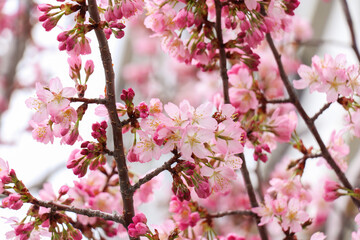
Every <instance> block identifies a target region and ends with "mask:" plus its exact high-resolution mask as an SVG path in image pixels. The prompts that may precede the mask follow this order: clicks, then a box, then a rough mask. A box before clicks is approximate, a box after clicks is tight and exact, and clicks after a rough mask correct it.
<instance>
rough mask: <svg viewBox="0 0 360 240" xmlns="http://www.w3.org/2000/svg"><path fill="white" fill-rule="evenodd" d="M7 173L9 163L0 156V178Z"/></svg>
mask: <svg viewBox="0 0 360 240" xmlns="http://www.w3.org/2000/svg"><path fill="white" fill-rule="evenodd" d="M7 175H9V163H8V162H6V161H5V160H4V159H2V158H0V179H1V178H2V177H3V176H7Z"/></svg>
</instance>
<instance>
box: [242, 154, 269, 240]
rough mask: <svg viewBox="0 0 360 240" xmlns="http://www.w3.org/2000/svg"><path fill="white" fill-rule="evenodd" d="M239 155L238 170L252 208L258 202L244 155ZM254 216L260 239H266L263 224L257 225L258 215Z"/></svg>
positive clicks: (256, 205)
mask: <svg viewBox="0 0 360 240" xmlns="http://www.w3.org/2000/svg"><path fill="white" fill-rule="evenodd" d="M239 156H240V158H241V159H242V160H243V163H242V165H241V168H240V171H241V174H242V175H243V178H244V182H245V187H246V190H247V193H248V195H249V199H250V205H251V207H252V208H255V207H258V206H259V204H258V202H257V200H256V195H255V191H254V187H253V185H252V183H251V179H250V174H249V171H248V169H247V166H246V161H245V156H244V154H243V153H240V154H239ZM254 218H255V221H256V225H257V228H258V230H259V234H260V237H261V239H262V240H264V239H268V236H267V232H266V228H265V226H259V223H260V217H259V216H258V215H256V214H255V215H254Z"/></svg>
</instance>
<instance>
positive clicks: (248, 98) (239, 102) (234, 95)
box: [229, 88, 259, 113]
mask: <svg viewBox="0 0 360 240" xmlns="http://www.w3.org/2000/svg"><path fill="white" fill-rule="evenodd" d="M229 95H230V101H231V104H232V105H233V106H234V107H236V108H237V109H238V110H239V111H240V112H241V113H246V112H247V111H249V110H250V109H256V108H257V106H258V105H259V102H258V100H257V99H256V95H255V93H254V92H253V91H251V90H248V89H236V88H230V90H229Z"/></svg>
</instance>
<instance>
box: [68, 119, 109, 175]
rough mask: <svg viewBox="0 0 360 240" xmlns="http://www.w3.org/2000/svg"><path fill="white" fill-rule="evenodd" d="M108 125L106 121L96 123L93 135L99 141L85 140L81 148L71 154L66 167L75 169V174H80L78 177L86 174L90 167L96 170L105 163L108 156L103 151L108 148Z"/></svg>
mask: <svg viewBox="0 0 360 240" xmlns="http://www.w3.org/2000/svg"><path fill="white" fill-rule="evenodd" d="M107 127H108V125H107V123H106V122H105V121H103V122H101V123H94V124H93V125H92V130H93V132H92V133H91V135H92V136H93V138H95V139H96V140H97V141H98V142H97V143H96V142H90V141H85V142H83V143H82V144H81V148H82V149H81V150H79V149H76V150H74V151H73V152H72V154H71V155H70V157H69V160H68V163H67V165H66V167H67V168H69V169H73V172H74V174H75V175H78V177H83V176H85V174H86V172H87V169H88V167H89V168H90V170H96V169H97V168H98V167H99V166H103V165H105V163H106V158H105V156H104V155H103V153H104V151H105V150H106V141H107V137H106V128H107Z"/></svg>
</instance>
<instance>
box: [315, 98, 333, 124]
mask: <svg viewBox="0 0 360 240" xmlns="http://www.w3.org/2000/svg"><path fill="white" fill-rule="evenodd" d="M331 104H332V103H331V102H329V103H327V104H325V105H324V106H323V107H322V108H321V109H320V110H319V112H317V113H316V114H315V115H314V116H313V117H312V118H311V121H312V122H315V120H316V119H317V118H318V117H319V116H320V115H321V114H322V113H323V112H324V111H325V110H326V109H328V108H329V107H330V105H331Z"/></svg>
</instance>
